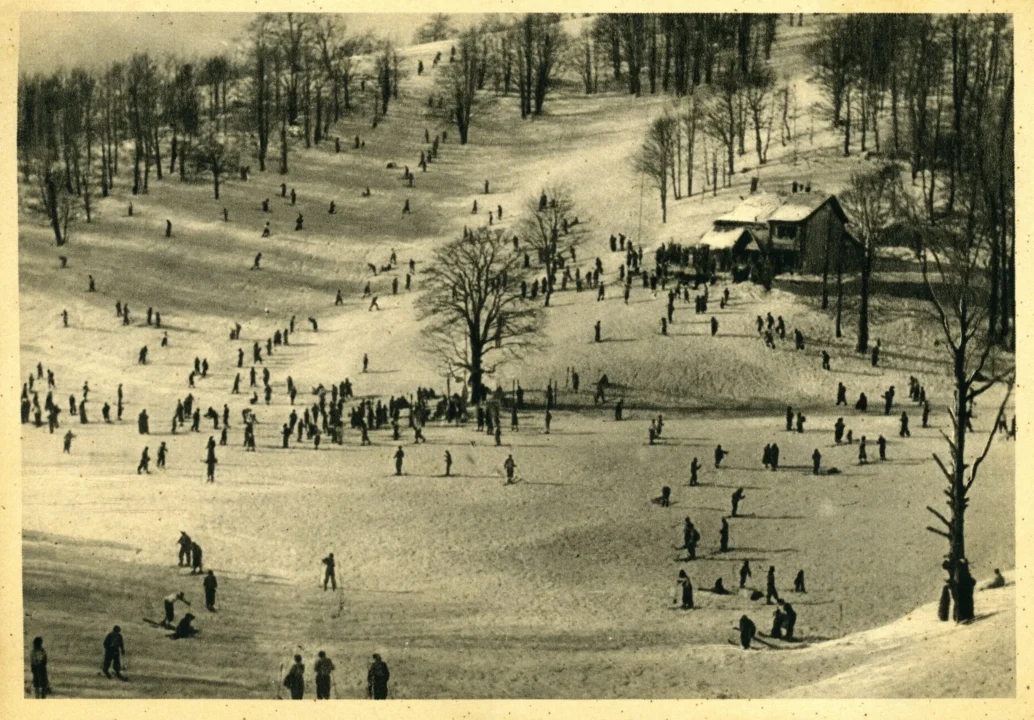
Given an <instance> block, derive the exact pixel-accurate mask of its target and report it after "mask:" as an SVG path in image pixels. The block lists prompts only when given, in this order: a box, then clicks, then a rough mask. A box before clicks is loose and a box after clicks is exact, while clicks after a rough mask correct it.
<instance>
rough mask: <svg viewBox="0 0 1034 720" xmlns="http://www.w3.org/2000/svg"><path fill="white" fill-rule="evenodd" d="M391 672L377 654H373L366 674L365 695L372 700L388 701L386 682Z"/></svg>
mask: <svg viewBox="0 0 1034 720" xmlns="http://www.w3.org/2000/svg"><path fill="white" fill-rule="evenodd" d="M390 677H391V672H390V671H389V670H388V665H387V663H385V662H384V661H383V660H382V659H381V656H380V655H378V654H377V653H374V654H373V662H372V663H370V669H369V670H368V671H367V673H366V693H367V695H368V696H369V697H370V699H372V700H387V699H388V680H389V678H390Z"/></svg>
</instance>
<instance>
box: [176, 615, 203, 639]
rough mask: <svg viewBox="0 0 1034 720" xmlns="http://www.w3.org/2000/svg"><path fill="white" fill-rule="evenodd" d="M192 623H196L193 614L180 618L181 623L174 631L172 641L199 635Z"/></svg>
mask: <svg viewBox="0 0 1034 720" xmlns="http://www.w3.org/2000/svg"><path fill="white" fill-rule="evenodd" d="M192 622H194V615H193V614H192V613H187V614H186V615H184V616H183V617H182V618H180V621H179V623H178V624H177V625H176V629H175V630H174V631H173V633H172V635H169V638H170V639H171V640H181V639H183V638H188V637H192V636H194V635H197V628H196V627H194V626H193V625H191V623H192Z"/></svg>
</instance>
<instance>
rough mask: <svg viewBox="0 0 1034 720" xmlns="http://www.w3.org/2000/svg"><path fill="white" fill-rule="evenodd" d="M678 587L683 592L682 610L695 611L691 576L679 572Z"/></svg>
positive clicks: (681, 571) (682, 571) (683, 571)
mask: <svg viewBox="0 0 1034 720" xmlns="http://www.w3.org/2000/svg"><path fill="white" fill-rule="evenodd" d="M678 585H679V586H680V588H681V590H682V609H683V610H692V609H693V583H692V582H691V581H690V579H689V576H688V575H686V571H685V570H679V579H678Z"/></svg>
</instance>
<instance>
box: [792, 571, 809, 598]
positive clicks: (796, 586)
mask: <svg viewBox="0 0 1034 720" xmlns="http://www.w3.org/2000/svg"><path fill="white" fill-rule="evenodd" d="M793 591H794V592H799V593H806V592H808V591H807V590H805V589H804V570H798V571H797V577H795V578H794V579H793Z"/></svg>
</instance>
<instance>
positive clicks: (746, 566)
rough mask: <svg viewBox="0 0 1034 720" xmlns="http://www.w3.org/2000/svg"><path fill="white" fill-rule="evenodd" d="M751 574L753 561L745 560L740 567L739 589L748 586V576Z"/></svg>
mask: <svg viewBox="0 0 1034 720" xmlns="http://www.w3.org/2000/svg"><path fill="white" fill-rule="evenodd" d="M750 576H751V561H749V560H744V561H743V564H742V565H741V566H740V568H739V589H740V590H742V589H743V588H746V587H747V578H748V577H750Z"/></svg>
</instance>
